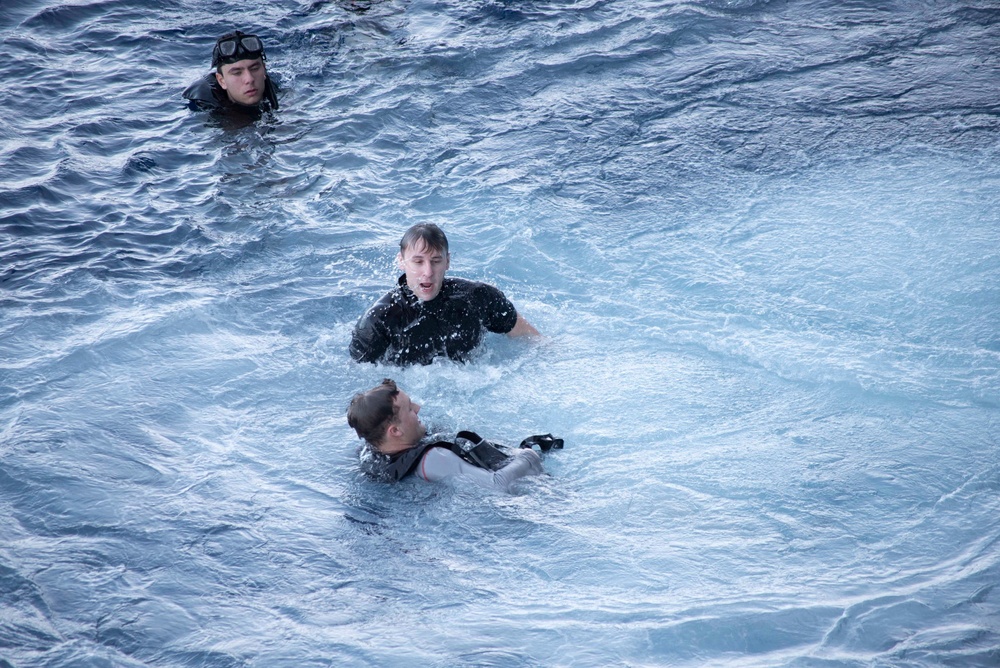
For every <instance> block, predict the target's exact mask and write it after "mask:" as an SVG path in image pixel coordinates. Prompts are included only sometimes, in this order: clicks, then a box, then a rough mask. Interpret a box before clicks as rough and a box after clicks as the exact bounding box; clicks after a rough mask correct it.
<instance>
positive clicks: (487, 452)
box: [347, 378, 563, 490]
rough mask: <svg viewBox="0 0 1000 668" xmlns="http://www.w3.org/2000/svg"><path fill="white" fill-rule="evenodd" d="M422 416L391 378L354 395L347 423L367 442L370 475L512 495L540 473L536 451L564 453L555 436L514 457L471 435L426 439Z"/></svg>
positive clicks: (363, 453) (364, 453)
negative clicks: (463, 484) (464, 482)
mask: <svg viewBox="0 0 1000 668" xmlns="http://www.w3.org/2000/svg"><path fill="white" fill-rule="evenodd" d="M419 413H420V404H418V403H416V402H414V401H413V400H412V399H410V397H409V395H408V394H406V392H403V391H402V390H401V389H399V387H397V385H396V383H395V381H393V380H391V379H389V378H386V379H385V380H383V381H382V382H381V383H380V384H379V385H376V386H375V387H373V388H372V389H370V390H368V391H367V392H362V393H359V394H356V395H354V398H353V399H351V404H350V406H349V407H348V409H347V423H348V424H349V425H350V426H351V428H353V429H354V431H356V432H357V434H358V436H359V437H360V438H362V439H364V441H365V443H364V445H363V446H361V449H360V450H359V453H358V454H359V458H360V461H361V468H362V470H363V471H364V472H365V473H366V474H368V475H369V476H371V477H372V478H375V479H376V480H381V481H385V482H395V481H397V480H401V479H402V478H405V477H406V476H408V475H416V476H417V477H419V478H421V479H423V480H426V481H428V482H438V481H442V480H447V479H449V478H453V477H456V476H461V477H464V478H467V479H470V480H472V481H474V482H475V483H477V484H479V485H482V486H483V487H489V488H493V489H500V490H508V489H509V488H510V486H511V485H512V484H513V482H514V481H515V480H517V479H519V478H523V477H525V476H531V475H538V474H540V473H542V462H541V458H540V457H539V455H538V453H537V452H535V451H534V450H533V449H532V446H533V445H537V446H538V447H539V448H540V449H541V450H542V451H543V452H547V451H548V450H550V449H552V448H556V449H559V448H562V447H563V441H562V439H558V438H553V437H552V435H551V434H544V435H540V436H531V437H529V438H526V439H524V441H522V442H521V446H520V448H518V449H517V450H514V451H512V452H511V451H508V450H507V449H506V448H504V447H503V446H500V445H498V444H496V443H492V442H490V441H487V440H484V439H482V438H480V437H479V436H478V435H477V434H475V433H474V432H470V431H460V432H458V434H456V435H455V436H454V437H452V438H450V439H449V438H441V437H439V436H428V435H427V428H426V427H425V426H424V423H423V422H421V420H420V416H419Z"/></svg>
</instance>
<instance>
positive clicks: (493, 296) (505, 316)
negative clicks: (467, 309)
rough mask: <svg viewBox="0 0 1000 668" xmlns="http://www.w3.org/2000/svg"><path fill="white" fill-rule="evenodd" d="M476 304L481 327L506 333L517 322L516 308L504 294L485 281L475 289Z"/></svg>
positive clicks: (498, 332) (497, 332)
mask: <svg viewBox="0 0 1000 668" xmlns="http://www.w3.org/2000/svg"><path fill="white" fill-rule="evenodd" d="M475 300H476V305H477V308H478V310H479V313H480V317H481V318H482V322H483V327H485V328H486V329H487V330H489V331H491V332H494V333H496V334H506V333H507V332H509V331H510V330H512V329H514V325H516V324H517V309H515V308H514V305H513V304H512V303H511V302H510V300H509V299H507V297H506V296H504V294H503V293H502V292H501V291H500V290H498V289H497V288H495V287H493V286H492V285H488V284H486V283H481V284H479V285H478V286H477V287H476V291H475Z"/></svg>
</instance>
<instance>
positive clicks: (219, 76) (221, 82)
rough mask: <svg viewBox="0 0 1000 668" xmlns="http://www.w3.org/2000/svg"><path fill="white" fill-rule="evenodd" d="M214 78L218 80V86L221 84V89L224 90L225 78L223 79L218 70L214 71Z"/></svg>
mask: <svg viewBox="0 0 1000 668" xmlns="http://www.w3.org/2000/svg"><path fill="white" fill-rule="evenodd" d="M215 80H216V81H218V82H219V85H220V86H222V90H226V80H225V79H223V78H222V75H221V74H219V73H218V72H216V73H215Z"/></svg>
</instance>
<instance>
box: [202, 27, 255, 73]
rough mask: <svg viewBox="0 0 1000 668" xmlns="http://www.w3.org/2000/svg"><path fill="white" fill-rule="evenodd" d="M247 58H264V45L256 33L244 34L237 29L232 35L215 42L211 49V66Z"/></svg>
mask: <svg viewBox="0 0 1000 668" xmlns="http://www.w3.org/2000/svg"><path fill="white" fill-rule="evenodd" d="M248 58H249V59H253V58H261V59H264V60H266V56H265V55H264V45H263V43H261V41H260V38H259V37H257V35H244V34H243V33H241V32H239V31H237V32H236V34H235V35H233V36H232V37H227V38H225V39H221V40H219V41H218V42H216V43H215V48H214V49H213V50H212V67H218V66H219V65H220V64H228V63H235V62H236V61H238V60H244V59H248Z"/></svg>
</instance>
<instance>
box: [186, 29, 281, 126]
mask: <svg viewBox="0 0 1000 668" xmlns="http://www.w3.org/2000/svg"><path fill="white" fill-rule="evenodd" d="M265 60H267V56H266V55H265V53H264V44H263V42H261V40H260V38H259V37H257V35H247V34H245V33H243V32H240V31H239V30H237V31H235V32H231V33H227V34H225V35H223V36H222V37H220V38H219V39H218V40H216V42H215V47H214V48H213V49H212V67H214V68H215V72H214V73H212V74H209V75H207V76H206V77H205V78H204V79H202V80H200V81H197V82H195V83H194V84H192V85H191V86H189V87H188V89H187V90H186V91H184V97H185V98H187V99H189V100H191V107H192V108H193V109H240V110H245V111H263V110H266V109H268V108H272V109H277V108H278V99H277V97H276V95H275V93H276V88H275V86H274V84H273V83H272V82H271V79H270V77H268V75H267V67H266V66H265V64H264V61H265Z"/></svg>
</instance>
